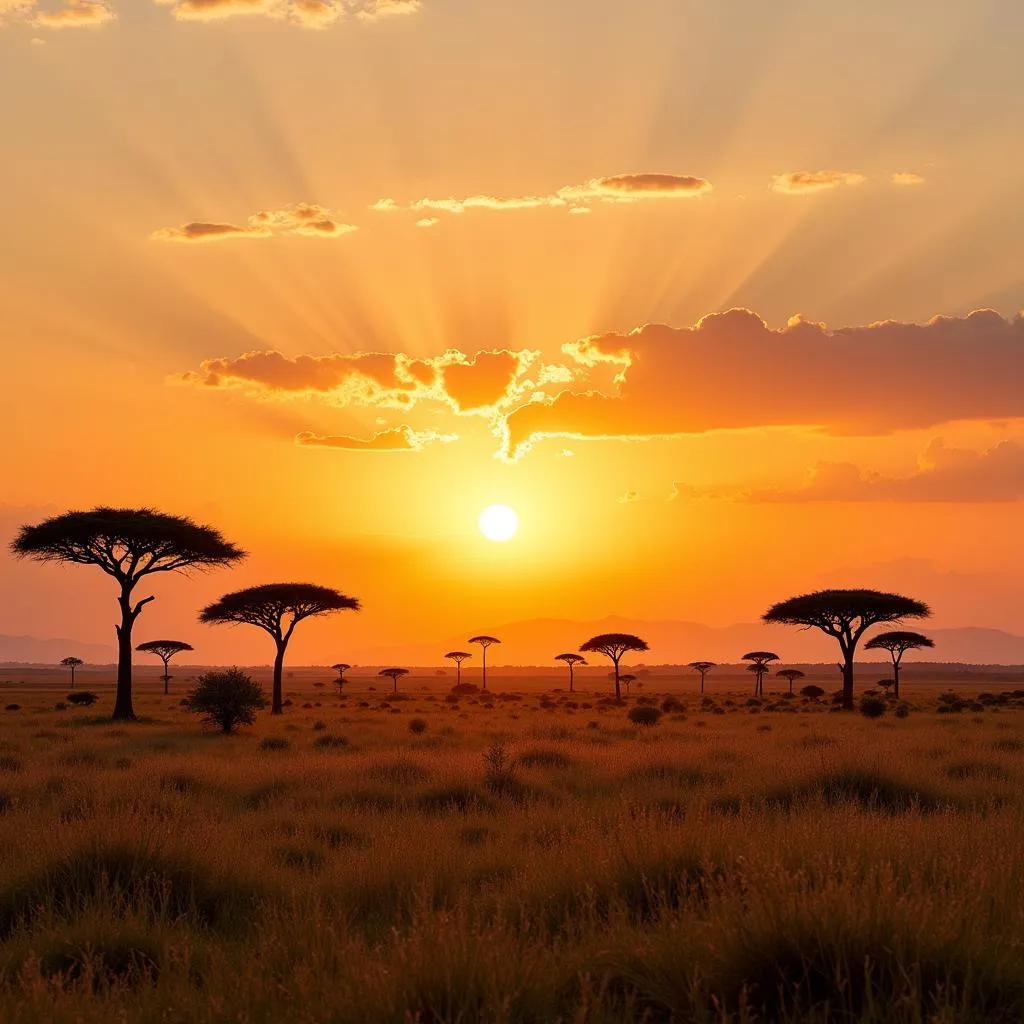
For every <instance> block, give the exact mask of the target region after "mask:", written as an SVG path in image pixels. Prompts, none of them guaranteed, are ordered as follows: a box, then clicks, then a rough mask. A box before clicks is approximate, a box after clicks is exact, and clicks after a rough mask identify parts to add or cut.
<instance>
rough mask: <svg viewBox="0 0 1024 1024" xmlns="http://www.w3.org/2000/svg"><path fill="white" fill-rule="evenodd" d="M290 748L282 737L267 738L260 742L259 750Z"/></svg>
mask: <svg viewBox="0 0 1024 1024" xmlns="http://www.w3.org/2000/svg"><path fill="white" fill-rule="evenodd" d="M290 746H291V744H290V743H289V742H288V741H287V740H286V739H285V738H284V737H283V736H267V737H266V739H262V740H260V750H287V749H288V748H289V747H290Z"/></svg>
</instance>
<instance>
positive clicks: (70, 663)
mask: <svg viewBox="0 0 1024 1024" xmlns="http://www.w3.org/2000/svg"><path fill="white" fill-rule="evenodd" d="M60 663H61V664H62V665H63V666H64V667H65V668H69V669H71V689H72V690H73V689H74V688H75V669H76V668H78V666H79V665H84V664H85V662H84V661H82V659H81V658H76V657H74V656H71V657H70V658H61V661H60Z"/></svg>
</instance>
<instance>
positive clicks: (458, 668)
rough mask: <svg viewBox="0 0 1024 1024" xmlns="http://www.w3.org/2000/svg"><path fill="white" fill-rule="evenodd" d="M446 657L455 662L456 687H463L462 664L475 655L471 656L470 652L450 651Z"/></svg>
mask: <svg viewBox="0 0 1024 1024" xmlns="http://www.w3.org/2000/svg"><path fill="white" fill-rule="evenodd" d="M445 657H446V658H450V659H451V660H452V661H454V662H455V685H456V686H461V685H462V663H463V662H464V661H465V660H466V659H467V658H472V657H473V655H472V654H470V653H469V651H449V652H448V653H447V654H446V655H445Z"/></svg>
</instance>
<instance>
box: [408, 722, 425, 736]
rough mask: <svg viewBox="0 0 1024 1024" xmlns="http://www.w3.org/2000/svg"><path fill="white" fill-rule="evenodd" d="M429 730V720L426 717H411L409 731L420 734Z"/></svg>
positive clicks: (416, 734)
mask: <svg viewBox="0 0 1024 1024" xmlns="http://www.w3.org/2000/svg"><path fill="white" fill-rule="evenodd" d="M426 731H427V720H426V719H425V718H410V719H409V732H411V733H412V734H413V735H414V736H420V735H422V734H423V733H425V732H426Z"/></svg>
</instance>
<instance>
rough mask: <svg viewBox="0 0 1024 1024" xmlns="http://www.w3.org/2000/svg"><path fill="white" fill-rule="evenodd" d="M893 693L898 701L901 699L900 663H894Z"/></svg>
mask: <svg viewBox="0 0 1024 1024" xmlns="http://www.w3.org/2000/svg"><path fill="white" fill-rule="evenodd" d="M892 692H893V694H894V695H895V697H896V699H897V700H899V699H900V663H899V662H898V661H893V663H892Z"/></svg>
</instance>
